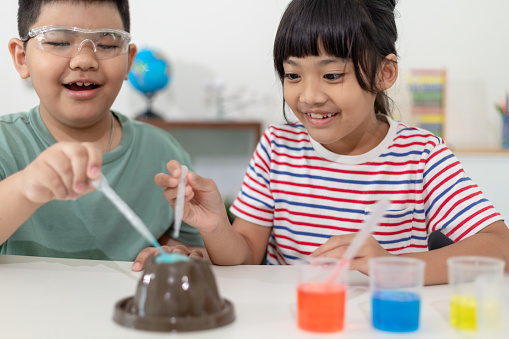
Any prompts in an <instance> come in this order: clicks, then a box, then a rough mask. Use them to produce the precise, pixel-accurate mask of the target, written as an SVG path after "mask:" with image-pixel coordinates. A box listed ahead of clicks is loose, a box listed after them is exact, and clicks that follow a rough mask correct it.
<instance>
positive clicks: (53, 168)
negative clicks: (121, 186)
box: [18, 142, 102, 204]
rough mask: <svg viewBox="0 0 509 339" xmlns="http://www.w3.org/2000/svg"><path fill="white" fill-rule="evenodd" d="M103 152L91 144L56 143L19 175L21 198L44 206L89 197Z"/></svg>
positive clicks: (98, 171) (97, 174) (98, 174)
mask: <svg viewBox="0 0 509 339" xmlns="http://www.w3.org/2000/svg"><path fill="white" fill-rule="evenodd" d="M101 164H102V151H101V150H100V149H98V148H96V147H95V146H94V145H93V144H91V143H79V142H59V143H56V144H54V145H52V146H51V147H49V148H48V149H46V150H44V151H43V152H42V153H41V154H39V156H38V157H37V158H36V159H35V160H34V161H32V162H31V163H30V164H29V165H28V166H27V167H26V168H25V169H23V170H22V171H21V172H20V173H19V174H20V175H19V176H18V178H19V180H18V183H19V187H20V191H21V194H22V195H24V196H25V197H26V198H27V199H28V200H30V201H32V202H34V203H38V204H44V203H47V202H49V201H51V200H74V199H77V198H78V197H80V196H82V195H84V194H87V193H90V192H92V191H93V190H94V187H93V186H92V185H91V184H90V183H89V180H93V179H97V178H98V177H99V176H100V172H101Z"/></svg>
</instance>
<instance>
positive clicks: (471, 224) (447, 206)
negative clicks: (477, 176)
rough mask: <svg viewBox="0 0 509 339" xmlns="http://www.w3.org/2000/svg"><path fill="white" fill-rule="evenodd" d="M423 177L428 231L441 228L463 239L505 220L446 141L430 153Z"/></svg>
mask: <svg viewBox="0 0 509 339" xmlns="http://www.w3.org/2000/svg"><path fill="white" fill-rule="evenodd" d="M423 178H424V186H423V189H424V191H423V196H424V206H425V208H426V213H425V214H426V219H427V220H426V224H427V225H428V232H432V231H435V230H441V231H442V232H443V233H444V234H446V235H447V236H448V237H450V238H451V239H453V240H454V241H460V240H462V239H464V238H466V237H469V236H471V235H473V234H475V233H478V232H479V231H480V230H482V229H483V228H485V227H486V226H488V225H490V224H492V223H494V222H495V221H498V220H501V219H502V216H501V215H500V213H498V212H497V211H496V209H495V208H494V207H493V205H492V204H491V203H490V202H489V201H488V200H487V199H486V198H485V197H484V195H483V193H482V191H481V189H480V188H479V187H478V186H477V185H476V184H475V183H474V182H473V181H472V180H471V179H470V178H469V177H468V176H467V175H466V173H465V171H464V170H463V168H462V166H461V164H460V162H459V161H458V159H457V158H456V157H455V156H454V154H453V153H452V152H451V151H450V150H449V149H448V148H447V147H446V146H445V145H444V144H439V145H437V146H436V147H435V148H433V149H432V151H431V152H430V154H429V157H428V158H427V159H426V163H425V167H424V173H423Z"/></svg>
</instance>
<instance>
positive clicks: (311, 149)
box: [272, 141, 314, 151]
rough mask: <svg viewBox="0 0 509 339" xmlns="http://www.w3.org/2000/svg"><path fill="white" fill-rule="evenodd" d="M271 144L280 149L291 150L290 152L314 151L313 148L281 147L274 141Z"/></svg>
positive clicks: (281, 145)
mask: <svg viewBox="0 0 509 339" xmlns="http://www.w3.org/2000/svg"><path fill="white" fill-rule="evenodd" d="M272 143H273V144H274V145H276V146H278V147H282V148H286V149H289V150H292V151H303V150H305V151H314V148H313V147H290V146H288V145H283V144H278V143H277V142H275V141H272Z"/></svg>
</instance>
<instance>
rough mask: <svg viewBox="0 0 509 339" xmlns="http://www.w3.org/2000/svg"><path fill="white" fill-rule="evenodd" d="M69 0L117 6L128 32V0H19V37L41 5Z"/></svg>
mask: <svg viewBox="0 0 509 339" xmlns="http://www.w3.org/2000/svg"><path fill="white" fill-rule="evenodd" d="M64 1H65V2H70V3H76V4H90V3H92V2H106V3H113V4H115V5H116V6H117V9H118V12H119V13H120V17H121V18H122V23H123V24H124V30H125V31H127V32H129V31H130V29H131V19H130V15H129V0H19V1H18V34H19V36H20V37H21V38H23V37H25V36H26V35H27V34H28V31H29V30H30V27H31V26H32V25H33V24H34V22H36V21H37V19H38V18H39V15H40V14H41V7H42V6H43V5H46V4H49V3H53V2H64Z"/></svg>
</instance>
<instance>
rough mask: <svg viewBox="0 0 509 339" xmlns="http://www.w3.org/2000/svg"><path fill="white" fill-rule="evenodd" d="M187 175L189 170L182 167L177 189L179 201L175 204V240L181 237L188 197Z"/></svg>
mask: <svg viewBox="0 0 509 339" xmlns="http://www.w3.org/2000/svg"><path fill="white" fill-rule="evenodd" d="M187 173H189V169H188V168H187V167H186V166H185V165H182V167H181V168H180V177H179V182H178V188H177V201H176V202H175V221H174V222H173V234H172V236H173V238H174V239H176V238H178V237H179V233H180V225H181V224H182V216H183V215H184V202H185V197H186V185H187V178H186V177H187Z"/></svg>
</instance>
